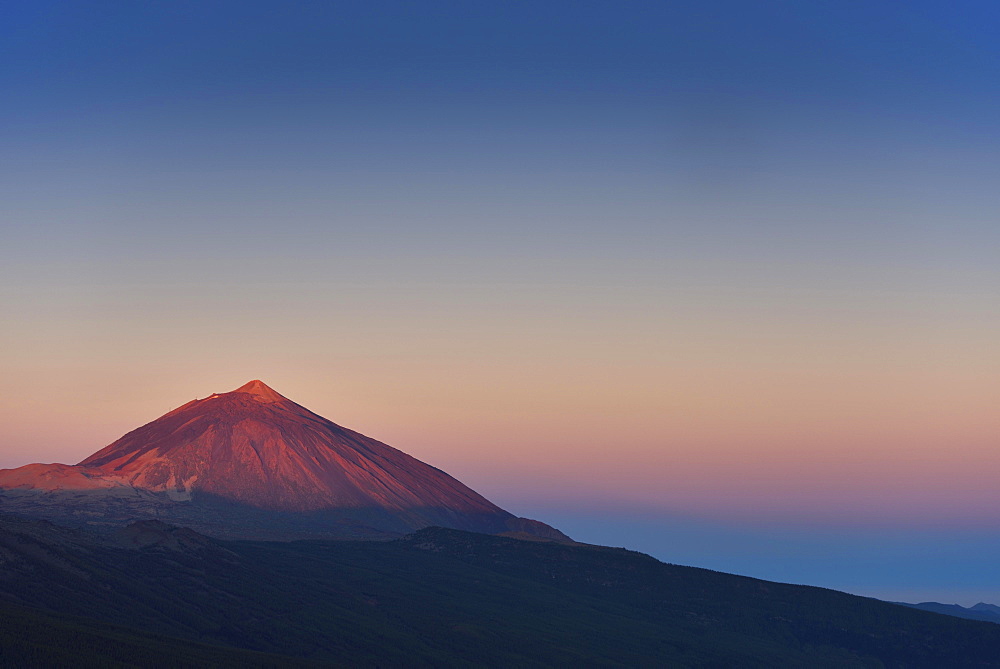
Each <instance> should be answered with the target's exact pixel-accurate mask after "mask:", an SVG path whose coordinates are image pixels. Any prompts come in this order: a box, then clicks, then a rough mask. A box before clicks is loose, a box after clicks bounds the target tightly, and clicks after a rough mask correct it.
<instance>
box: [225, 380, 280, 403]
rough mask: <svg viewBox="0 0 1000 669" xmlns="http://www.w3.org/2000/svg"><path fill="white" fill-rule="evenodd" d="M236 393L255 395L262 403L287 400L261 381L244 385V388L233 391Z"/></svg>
mask: <svg viewBox="0 0 1000 669" xmlns="http://www.w3.org/2000/svg"><path fill="white" fill-rule="evenodd" d="M232 392H234V393H247V394H249V395H253V396H254V397H256V398H257V399H258V400H260V401H261V402H281V401H283V400H287V398H285V397H284V396H283V395H281V394H279V393H277V392H275V391H274V389H272V388H270V387H269V386H268V385H267V384H266V383H264V382H263V381H261V380H260V379H254V380H253V381H249V382H247V383H244V384H243V385H242V386H240V387H239V388H237V389H236V390H234V391H232Z"/></svg>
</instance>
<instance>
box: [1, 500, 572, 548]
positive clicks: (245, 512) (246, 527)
mask: <svg viewBox="0 0 1000 669" xmlns="http://www.w3.org/2000/svg"><path fill="white" fill-rule="evenodd" d="M0 511H2V512H4V513H9V514H16V515H20V516H24V517H26V518H41V519H45V520H49V521H52V522H54V523H58V524H60V525H63V526H66V527H75V528H90V529H94V530H97V531H102V532H108V531H113V530H114V529H116V528H119V527H122V526H123V525H126V524H128V523H131V522H134V521H137V520H145V519H155V520H160V521H164V522H168V523H175V524H178V525H183V526H185V527H190V528H191V529H193V530H196V531H198V532H201V533H203V534H206V535H208V536H212V537H216V538H219V539H250V540H264V541H293V540H299V539H366V540H388V539H395V538H398V537H401V536H403V535H405V534H407V533H409V532H412V531H413V529H414V527H417V528H419V527H426V526H428V524H436V525H440V526H447V527H452V528H454V529H466V530H469V531H472V532H483V533H486V534H511V535H514V536H517V535H524V536H530V537H534V538H537V539H543V540H552V541H567V542H568V541H571V539H569V537H567V536H566V535H564V534H563V533H562V532H559V531H558V530H556V529H554V528H552V527H550V526H548V525H546V524H545V523H541V522H539V521H535V520H530V519H528V518H517V517H515V516H513V515H507V516H504V515H500V514H488V513H482V514H469V513H465V514H460V513H456V512H455V511H454V510H453V509H449V508H427V507H423V508H415V509H395V510H393V511H388V510H386V509H384V508H382V507H375V506H372V507H367V508H365V507H351V508H341V509H320V510H316V511H307V512H293V511H275V510H270V509H261V508H259V507H256V506H251V505H246V504H240V503H239V502H234V501H232V500H229V499H226V498H224V497H220V496H217V495H212V494H208V493H194V494H193V495H192V498H191V499H190V500H184V501H180V502H179V501H176V500H173V499H170V497H168V496H167V495H166V494H165V493H155V492H150V491H148V490H141V489H135V488H131V487H114V488H101V489H86V490H58V491H38V490H19V489H13V490H0Z"/></svg>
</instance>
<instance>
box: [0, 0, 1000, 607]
mask: <svg viewBox="0 0 1000 669" xmlns="http://www.w3.org/2000/svg"><path fill="white" fill-rule="evenodd" d="M998 33H1000V8H997V6H996V5H995V4H994V3H987V2H963V1H961V0H959V1H958V2H953V3H940V2H929V1H916V2H907V3H899V2H889V1H886V0H874V1H872V2H865V3H858V2H847V1H841V2H833V1H825V0H818V1H816V2H809V3H802V2H791V1H787V2H783V1H772V2H734V1H726V0H722V1H717V2H711V3H663V2H642V1H636V2H629V3H618V2H586V1H579V2H559V1H551V2H549V1H545V2H532V3H518V2H473V1H465V2H439V1H436V0H428V1H425V2H420V3H412V2H385V1H379V0H366V1H365V2H350V1H346V2H337V3H330V2H280V3H279V2H261V1H254V0H242V1H240V2H229V1H221V0H220V1H217V2H203V1H198V2H194V1H183V0H171V1H170V2H166V1H163V2H143V3H129V2H119V3H107V2H85V1H78V2H51V1H46V0H33V1H32V2H23V1H20V0H14V1H13V2H7V3H4V4H3V6H2V7H0V233H2V237H0V238H2V241H3V243H2V244H0V320H2V323H3V327H2V328H0V393H2V397H3V402H2V403H0V467H16V466H20V465H22V464H26V463H29V462H39V461H41V462H68V463H75V462H78V461H80V460H82V459H83V458H84V457H86V456H87V455H89V454H90V453H92V452H94V451H96V450H97V449H99V448H101V447H103V446H105V445H107V444H108V443H110V442H112V441H114V440H115V439H117V438H118V437H119V436H121V435H122V434H124V433H125V432H127V431H129V430H131V429H133V428H135V427H137V426H138V425H141V424H144V423H146V422H148V421H150V420H153V419H154V418H156V417H157V416H159V415H161V414H163V413H165V412H166V411H167V410H169V409H172V408H174V407H176V406H179V405H180V404H183V403H184V402H186V401H188V400H190V399H193V398H195V397H205V396H207V395H209V394H211V393H213V392H223V391H228V390H232V389H234V388H236V387H238V386H239V385H242V384H243V383H245V382H246V381H248V380H250V379H254V378H260V379H263V380H264V381H265V382H266V383H268V384H269V385H271V386H272V387H274V388H275V389H276V390H278V392H281V393H282V394H284V395H286V396H288V397H290V398H291V399H293V400H295V401H297V402H299V403H300V404H303V405H305V406H307V407H309V408H310V409H312V410H314V411H316V412H318V413H320V414H322V415H324V416H326V417H328V418H330V419H332V420H334V421H336V422H338V423H341V424H343V425H345V426H348V427H351V428H353V429H356V430H359V431H361V432H363V433H365V434H368V435H370V436H372V437H375V438H377V439H380V440H382V441H385V442H387V443H389V444H391V445H393V446H396V447H397V448H400V449H402V450H404V451H406V452H408V453H410V454H412V455H414V456H416V457H418V458H420V459H422V460H424V461H426V462H429V463H431V464H433V465H435V466H437V467H439V468H441V469H444V470H445V471H447V472H449V473H451V474H452V475H454V476H456V477H457V478H459V479H460V480H462V481H463V482H464V483H466V484H468V485H470V486H471V487H472V488H474V489H476V490H478V491H479V492H481V493H483V494H484V495H486V496H487V497H489V498H490V499H491V500H493V501H495V502H496V503H498V504H500V505H501V506H503V507H504V508H507V509H509V510H511V511H513V512H515V513H518V514H519V515H526V516H531V517H535V518H539V519H542V520H545V521H547V522H550V523H551V524H553V525H555V526H557V527H560V528H561V529H563V530H564V531H566V532H567V533H569V534H570V535H571V536H573V537H574V538H576V539H579V540H581V541H586V542H591V543H605V544H612V545H621V546H627V547H629V548H634V549H637V550H643V551H646V552H649V553H651V554H653V555H655V556H656V557H658V558H660V559H662V560H664V561H668V562H674V563H679V564H694V565H697V566H705V567H711V568H713V569H720V570H724V571H729V572H734V573H741V574H747V575H751V576H758V577H762V578H769V579H773V580H781V581H791V582H796V583H808V584H812V585H821V586H824V587H832V588H837V589H842V590H847V591H849V592H855V593H858V594H865V595H870V596H877V597H880V598H886V599H895V600H904V601H923V600H931V599H933V600H938V601H945V602H949V603H950V602H957V603H961V604H964V605H970V604H974V603H976V602H977V601H988V602H994V603H998V604H1000V576H998V575H997V573H996V570H995V569H994V568H992V566H993V565H995V564H996V560H997V559H998V558H1000V524H998V521H1000V513H998V511H997V509H998V508H1000V492H998V490H1000V488H998V487H997V485H996V478H997V474H998V472H1000V412H998V411H997V402H998V399H1000V355H998V348H997V342H998V341H1000V263H997V258H998V256H1000V224H998V221H1000V195H998V193H1000V191H998V189H997V188H996V184H997V183H998V181H1000V160H998V158H997V156H998V155H1000V152H998V149H1000V46H998V45H1000V34H998Z"/></svg>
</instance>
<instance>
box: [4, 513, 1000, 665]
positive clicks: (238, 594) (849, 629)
mask: <svg viewBox="0 0 1000 669" xmlns="http://www.w3.org/2000/svg"><path fill="white" fill-rule="evenodd" d="M0 558H2V559H0V603H8V604H13V605H24V604H25V603H31V604H32V605H34V606H36V607H42V608H45V609H48V610H49V611H50V612H59V613H60V614H71V615H86V616H90V617H93V618H95V619H99V620H103V621H106V622H111V623H115V624H121V625H133V626H141V627H142V628H143V629H145V630H147V631H148V633H156V634H165V635H170V636H174V637H182V638H187V639H191V640H194V641H200V642H203V643H221V644H229V645H232V646H237V647H242V648H249V649H254V650H259V651H268V652H277V653H282V654H289V655H296V656H300V657H308V658H310V659H313V660H317V661H329V662H332V663H341V664H346V665H349V666H356V667H369V666H580V665H588V666H617V667H640V666H643V667H646V666H648V667H661V666H672V667H696V666H697V667H706V666H740V667H773V666H802V667H831V668H832V667H838V668H839V667H845V666H858V667H861V666H872V667H877V666H887V667H934V668H935V669H937V668H939V667H943V666H949V667H960V666H968V667H972V666H975V667H996V666H1000V655H998V654H997V649H998V648H1000V627H998V626H996V625H992V624H988V623H981V622H975V621H968V620H961V619H959V618H952V617H949V616H941V615H938V614H934V613H928V612H924V611H919V610H915V609H910V608H906V607H902V606H896V605H894V604H887V603H885V602H880V601H877V600H873V599H866V598H862V597H856V596H853V595H847V594H844V593H839V592H834V591H831V590H823V589H820V588H810V587H803V586H793V585H783V584H778V583H770V582H767V581H759V580H756V579H751V578H744V577H738V576H731V575H728V574H721V573H718V572H712V571H708V570H704V569H695V568H690V567H679V566H675V565H668V564H663V563H661V562H658V561H657V560H655V559H653V558H651V557H649V556H647V555H643V554H640V553H634V552H631V551H626V550H624V549H614V548H602V547H588V546H580V545H569V544H561V543H555V542H539V541H520V540H517V539H512V538H507V537H498V536H489V535H483V534H477V533H469V532H461V531H457V530H448V529H443V528H428V529H425V530H421V531H419V532H417V533H416V534H413V535H410V536H408V537H406V538H404V539H401V540H397V541H388V542H371V541H365V542H345V541H338V542H328V541H301V542H243V541H239V542H220V541H217V540H212V539H208V538H205V537H201V538H198V537H197V536H194V535H192V533H190V531H189V530H184V529H179V528H171V527H169V526H166V525H163V524H161V523H155V522H153V523H142V524H141V525H139V526H134V527H130V528H126V529H123V530H121V531H119V532H117V533H116V534H115V535H114V536H105V537H99V536H96V535H92V534H89V533H86V532H80V531H73V530H66V529H63V528H59V527H56V526H54V525H51V524H49V523H44V522H41V521H29V520H19V519H11V518H6V517H3V516H0Z"/></svg>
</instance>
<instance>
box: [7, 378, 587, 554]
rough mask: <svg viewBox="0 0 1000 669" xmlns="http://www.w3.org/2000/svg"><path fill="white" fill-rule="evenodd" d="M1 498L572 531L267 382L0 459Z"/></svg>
mask: <svg viewBox="0 0 1000 669" xmlns="http://www.w3.org/2000/svg"><path fill="white" fill-rule="evenodd" d="M0 510H3V511H6V512H12V513H20V514H22V515H28V516H36V517H43V518H48V519H50V520H56V521H61V522H63V523H67V522H68V523H70V524H77V525H84V524H85V525H92V526H93V525H96V526H101V525H108V526H115V525H121V524H125V523H127V522H130V521H133V520H136V519H139V518H157V519H160V520H167V521H169V522H174V523H177V524H183V525H186V526H189V527H193V528H195V529H197V530H199V531H201V532H204V533H206V534H212V535H214V536H218V537H223V538H254V539H293V538H330V537H336V538H391V537H394V536H400V535H402V534H406V533H409V532H412V531H414V530H418V529H420V528H423V527H428V526H442V527H449V528H453V529H462V530H470V531H474V532H483V533H489V534H514V535H533V536H535V537H539V538H547V539H553V540H557V541H568V540H569V539H568V537H566V536H565V535H564V534H562V533H561V532H559V531H558V530H555V529H554V528H551V527H549V526H548V525H545V524H544V523H541V522H538V521H534V520H530V519H527V518H518V517H516V516H514V515H513V514H511V513H509V512H507V511H505V510H503V509H501V508H500V507H498V506H497V505H495V504H493V503H492V502H490V501H489V500H487V499H486V498H485V497H483V496H482V495H480V494H479V493H477V492H475V491H474V490H472V489H471V488H469V487H467V486H465V485H464V484H462V483H461V482H459V481H458V480H456V479H454V478H452V477H451V476H449V475H448V474H446V473H444V472H443V471H441V470H439V469H436V468H435V467H432V466H430V465H428V464H425V463H423V462H421V461H420V460H417V459H416V458H413V457H411V456H409V455H407V454H406V453H403V452H402V451H399V450H397V449H395V448H392V447H391V446H388V445H386V444H384V443H382V442H380V441H376V440H375V439H372V438H370V437H366V436H365V435H363V434H360V433H358V432H354V431H353V430H349V429H347V428H344V427H341V426H340V425H337V424H336V423H333V422H331V421H329V420H327V419H325V418H323V417H322V416H319V415H317V414H315V413H313V412H312V411H309V410H308V409H306V408H305V407H302V406H300V405H299V404H296V403H295V402H292V401H291V400H289V399H287V398H286V397H284V396H282V395H280V394H279V393H277V392H276V391H274V390H273V389H271V388H270V387H268V386H267V385H266V384H264V383H263V382H261V381H259V380H254V381H250V382H249V383H247V384H245V385H243V386H241V387H239V388H237V389H236V390H234V391H232V392H228V393H216V394H213V395H210V396H209V397H206V398H204V399H196V400H192V401H191V402H188V403H187V404H185V405H183V406H181V407H179V408H177V409H174V410H173V411H170V412H169V413H167V414H165V415H163V416H161V417H160V418H157V419H156V420H154V421H153V422H151V423H148V424H146V425H144V426H142V427H140V428H138V429H136V430H133V431H132V432H129V433H128V434H126V435H125V436H123V437H122V438H121V439H119V440H118V441H115V442H114V443H112V444H111V445H109V446H107V447H106V448H103V449H101V450H100V451H97V452H96V453H94V454H93V455H91V456H90V457H88V458H86V459H85V460H83V461H82V462H80V463H79V464H77V465H64V464H31V465H26V466H24V467H19V468H17V469H5V470H0Z"/></svg>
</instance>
